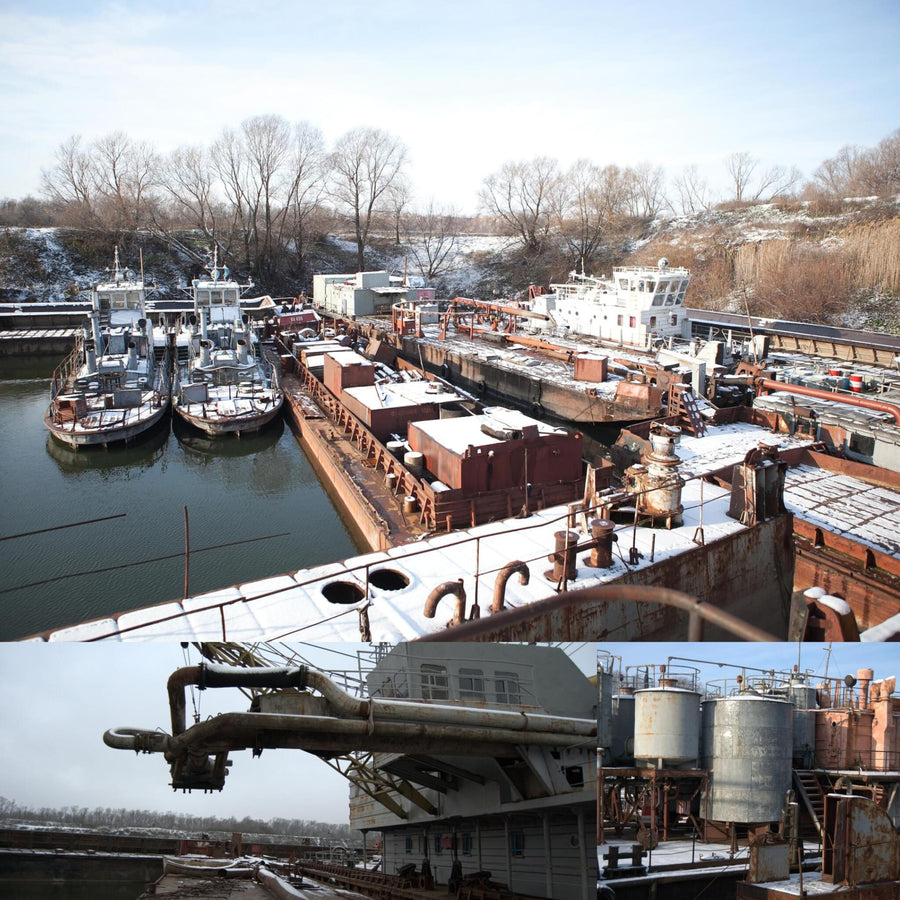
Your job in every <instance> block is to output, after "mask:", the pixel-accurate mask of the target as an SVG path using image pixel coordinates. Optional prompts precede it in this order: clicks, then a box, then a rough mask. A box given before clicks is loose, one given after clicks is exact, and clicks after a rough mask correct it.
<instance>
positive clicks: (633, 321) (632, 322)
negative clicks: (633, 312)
mask: <svg viewBox="0 0 900 900" xmlns="http://www.w3.org/2000/svg"><path fill="white" fill-rule="evenodd" d="M635 325H637V319H636V318H635V317H634V316H629V317H628V327H629V328H634V327H635Z"/></svg>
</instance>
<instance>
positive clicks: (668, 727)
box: [634, 687, 700, 767]
mask: <svg viewBox="0 0 900 900" xmlns="http://www.w3.org/2000/svg"><path fill="white" fill-rule="evenodd" d="M699 745H700V695H699V694H698V693H697V692H696V691H688V690H685V689H684V688H676V687H659V688H647V689H646V690H640V691H635V694H634V758H635V759H645V760H649V761H652V762H654V763H656V764H657V765H659V766H660V767H663V766H669V765H674V766H675V767H677V764H679V763H680V764H682V765H683V764H685V763H690V764H691V765H694V764H696V762H697V755H698V752H697V751H698V748H699Z"/></svg>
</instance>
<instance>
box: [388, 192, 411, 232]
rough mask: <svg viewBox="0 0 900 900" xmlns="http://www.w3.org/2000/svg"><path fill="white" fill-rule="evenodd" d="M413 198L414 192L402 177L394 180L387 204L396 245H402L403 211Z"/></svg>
mask: <svg viewBox="0 0 900 900" xmlns="http://www.w3.org/2000/svg"><path fill="white" fill-rule="evenodd" d="M411 197H412V190H411V189H410V186H409V182H408V181H407V180H406V179H405V178H404V177H402V176H399V177H397V178H395V179H394V183H393V184H392V185H391V186H390V188H389V189H388V191H387V198H386V204H387V208H388V211H389V212H390V215H391V222H392V225H393V229H394V243H395V244H397V245H398V246H399V245H400V243H401V241H400V223H401V221H402V219H403V211H404V210H405V209H406V207H407V205H408V204H409V201H410V198H411Z"/></svg>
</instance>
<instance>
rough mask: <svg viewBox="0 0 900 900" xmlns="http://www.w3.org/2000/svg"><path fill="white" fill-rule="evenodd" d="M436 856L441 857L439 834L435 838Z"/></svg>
mask: <svg viewBox="0 0 900 900" xmlns="http://www.w3.org/2000/svg"><path fill="white" fill-rule="evenodd" d="M434 855H435V856H440V855H441V836H440V835H439V834H436V835H435V836H434Z"/></svg>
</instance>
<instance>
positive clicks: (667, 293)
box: [533, 258, 691, 348]
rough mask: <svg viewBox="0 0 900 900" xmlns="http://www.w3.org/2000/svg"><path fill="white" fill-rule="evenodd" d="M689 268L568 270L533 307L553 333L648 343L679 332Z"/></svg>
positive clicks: (640, 344) (666, 264) (631, 343)
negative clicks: (605, 274)
mask: <svg viewBox="0 0 900 900" xmlns="http://www.w3.org/2000/svg"><path fill="white" fill-rule="evenodd" d="M690 280H691V273H690V271H689V270H688V269H685V268H680V267H678V268H672V267H670V266H669V261H668V260H667V259H665V258H663V259H660V260H659V262H658V263H657V265H656V266H620V267H617V268H615V269H613V277H612V278H611V279H610V278H596V277H594V276H592V275H585V274H584V273H578V272H570V273H569V280H568V281H567V282H565V283H563V284H551V285H550V293H547V294H541V295H539V296H537V297H535V298H534V303H533V311H534V312H537V313H543V314H545V315H547V316H548V317H549V319H550V323H551V325H552V326H553V327H554V328H555V330H556V331H557V333H560V334H563V335H565V334H572V335H582V336H585V337H592V338H596V339H597V340H601V341H609V342H612V343H615V344H621V345H627V346H632V347H641V348H648V347H652V346H654V345H655V344H657V343H659V342H667V341H669V339H681V338H683V337H684V333H683V332H684V327H683V326H684V323H685V322H686V321H687V315H686V313H685V309H684V295H685V292H686V291H687V286H688V283H689V282H690Z"/></svg>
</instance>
